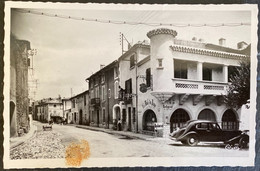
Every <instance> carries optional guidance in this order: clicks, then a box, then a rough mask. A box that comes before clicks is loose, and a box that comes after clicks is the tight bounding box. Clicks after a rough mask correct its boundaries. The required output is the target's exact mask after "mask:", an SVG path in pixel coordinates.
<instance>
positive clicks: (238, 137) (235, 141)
mask: <svg viewBox="0 0 260 171" xmlns="http://www.w3.org/2000/svg"><path fill="white" fill-rule="evenodd" d="M242 137H246V139H247V140H248V141H249V136H248V135H247V134H241V135H238V136H236V137H234V138H231V139H230V140H227V141H226V142H225V143H226V144H228V143H231V144H236V143H238V142H239V140H240V139H241V138H242Z"/></svg>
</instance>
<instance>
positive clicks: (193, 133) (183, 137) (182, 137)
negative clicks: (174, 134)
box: [176, 131, 198, 141]
mask: <svg viewBox="0 0 260 171" xmlns="http://www.w3.org/2000/svg"><path fill="white" fill-rule="evenodd" d="M190 135H196V136H198V134H197V133H196V132H195V131H191V132H189V133H187V134H185V135H181V136H180V137H178V138H177V139H176V140H179V141H180V140H186V139H187V138H188V137H189V136H190Z"/></svg>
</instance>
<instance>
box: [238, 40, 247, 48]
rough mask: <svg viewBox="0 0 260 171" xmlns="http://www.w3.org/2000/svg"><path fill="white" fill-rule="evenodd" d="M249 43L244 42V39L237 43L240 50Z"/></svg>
mask: <svg viewBox="0 0 260 171" xmlns="http://www.w3.org/2000/svg"><path fill="white" fill-rule="evenodd" d="M247 45H248V44H247V43H246V42H244V41H242V42H238V43H237V49H238V50H242V49H245V48H246V47H247Z"/></svg>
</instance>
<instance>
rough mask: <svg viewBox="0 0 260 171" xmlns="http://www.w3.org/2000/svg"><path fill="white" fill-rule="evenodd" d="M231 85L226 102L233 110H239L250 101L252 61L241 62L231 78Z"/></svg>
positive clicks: (225, 97)
mask: <svg viewBox="0 0 260 171" xmlns="http://www.w3.org/2000/svg"><path fill="white" fill-rule="evenodd" d="M230 81H231V83H230V85H229V88H228V93H227V95H225V96H224V99H225V102H226V103H227V105H228V106H230V107H232V108H236V109H239V108H240V107H241V106H242V105H243V104H246V103H247V101H248V100H249V99H250V61H241V62H240V67H236V69H235V71H234V73H233V74H232V75H231V76H230Z"/></svg>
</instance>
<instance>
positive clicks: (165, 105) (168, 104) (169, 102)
mask: <svg viewBox="0 0 260 171" xmlns="http://www.w3.org/2000/svg"><path fill="white" fill-rule="evenodd" d="M173 104H174V101H167V102H165V103H164V104H163V108H164V109H172V107H173Z"/></svg>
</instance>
